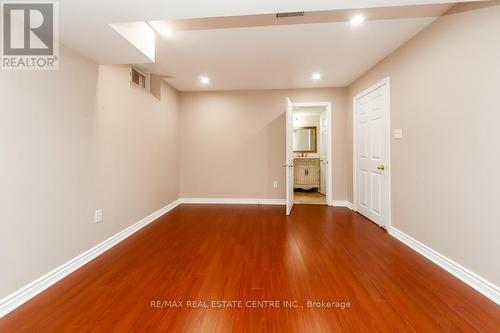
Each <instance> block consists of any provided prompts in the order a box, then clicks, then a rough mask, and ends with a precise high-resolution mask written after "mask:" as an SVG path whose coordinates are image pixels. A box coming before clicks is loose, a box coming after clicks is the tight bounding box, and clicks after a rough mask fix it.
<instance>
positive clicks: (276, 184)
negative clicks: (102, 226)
mask: <svg viewBox="0 0 500 333" xmlns="http://www.w3.org/2000/svg"><path fill="white" fill-rule="evenodd" d="M273 187H274V188H278V181H277V180H275V181H274V182H273Z"/></svg>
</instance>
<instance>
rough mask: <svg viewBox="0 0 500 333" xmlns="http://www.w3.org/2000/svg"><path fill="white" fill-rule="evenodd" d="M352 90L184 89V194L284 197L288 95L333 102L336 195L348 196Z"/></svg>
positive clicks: (181, 142)
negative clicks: (349, 100) (349, 92)
mask: <svg viewBox="0 0 500 333" xmlns="http://www.w3.org/2000/svg"><path fill="white" fill-rule="evenodd" d="M346 93H347V91H346V89H343V88H322V89H297V90H264V91H225V92H187V93H181V98H180V101H181V102H180V110H181V111H180V134H179V135H180V148H181V153H180V166H181V168H180V170H181V171H180V176H181V197H187V198H189V197H201V198H259V199H282V198H284V197H285V189H284V183H285V171H284V168H283V167H282V165H283V164H284V162H285V113H284V111H285V109H284V108H285V97H286V96H288V97H290V99H291V100H292V102H309V101H310V102H313V101H331V102H332V114H333V123H334V140H333V157H334V180H333V198H334V199H336V200H345V199H346V198H347V193H348V192H349V189H348V186H349V180H348V179H347V173H348V170H347V164H346V160H347V158H348V157H347V154H346V141H345V139H346V136H345V127H346V114H347V105H346ZM274 180H277V181H279V188H278V189H274V188H273V181H274Z"/></svg>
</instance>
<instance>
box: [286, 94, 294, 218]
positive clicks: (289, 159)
mask: <svg viewBox="0 0 500 333" xmlns="http://www.w3.org/2000/svg"><path fill="white" fill-rule="evenodd" d="M285 105H286V163H285V165H284V167H285V170H286V215H290V212H291V211H292V208H293V106H292V102H291V101H290V99H289V98H288V97H287V98H286V100H285Z"/></svg>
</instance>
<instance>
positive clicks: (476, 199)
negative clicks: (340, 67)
mask: <svg viewBox="0 0 500 333" xmlns="http://www.w3.org/2000/svg"><path fill="white" fill-rule="evenodd" d="M498 3H499V2H496V4H498ZM471 8H472V7H466V6H459V7H456V8H455V9H454V12H455V13H454V14H452V13H450V14H449V15H446V16H445V17H443V18H440V19H439V20H438V21H436V22H435V23H434V24H433V25H431V26H430V27H429V28H428V29H426V30H425V31H424V32H422V33H421V34H419V35H418V36H416V38H414V39H413V40H411V41H410V42H409V43H408V44H406V45H405V46H404V47H402V48H400V49H399V50H397V51H396V52H395V53H393V54H392V55H390V56H389V57H388V58H387V59H385V60H384V61H382V62H381V63H380V64H378V65H377V66H376V67H375V68H373V69H372V70H370V71H369V72H368V73H367V74H365V75H364V76H363V77H362V78H360V79H359V80H357V81H356V82H355V83H354V84H353V85H351V87H350V88H349V101H352V97H353V96H354V95H355V94H357V93H359V92H360V91H362V90H363V89H365V88H367V87H369V86H370V85H372V84H374V83H376V82H377V81H380V80H381V79H383V78H385V77H387V76H390V78H391V123H392V128H402V129H403V131H404V138H403V139H402V140H398V141H392V143H391V149H392V224H393V226H395V227H396V228H398V229H400V230H401V231H403V232H405V233H406V234H408V235H410V236H412V237H413V238H415V239H417V240H419V241H420V242H422V243H424V244H426V245H428V246H430V247H431V248H433V249H435V250H437V251H438V252H440V253H442V254H444V255H446V256H448V257H449V258H451V259H452V260H455V261H456V262H458V263H460V264H462V265H463V266H465V267H467V268H469V269H470V270H472V271H474V272H476V273H478V274H480V275H481V276H483V277H485V278H486V279H488V280H490V281H491V282H493V283H496V284H497V285H500V265H499V264H498V263H499V259H498V255H499V253H500V241H499V240H500V211H499V210H498V203H499V199H500V195H499V194H498V192H497V189H498V184H500V173H499V172H498V167H499V165H500V150H499V146H498V144H499V142H500V131H499V130H498V127H499V124H500V107H499V103H498V96H499V92H500V6H498V5H496V6H493V7H488V8H484V9H478V10H469V9H471ZM349 110H352V107H350V108H349ZM348 119H349V125H348V128H349V130H351V129H352V113H351V114H350V115H349V118H348ZM348 138H349V140H352V132H351V133H349V134H348ZM351 142H352V141H349V143H348V145H349V147H351V146H352V143H351ZM351 154H352V151H351Z"/></svg>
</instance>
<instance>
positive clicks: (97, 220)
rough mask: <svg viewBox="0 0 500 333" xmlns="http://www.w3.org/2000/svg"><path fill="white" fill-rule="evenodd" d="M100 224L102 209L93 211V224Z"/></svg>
mask: <svg viewBox="0 0 500 333" xmlns="http://www.w3.org/2000/svg"><path fill="white" fill-rule="evenodd" d="M101 222H102V209H98V210H96V211H95V214H94V223H101Z"/></svg>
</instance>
